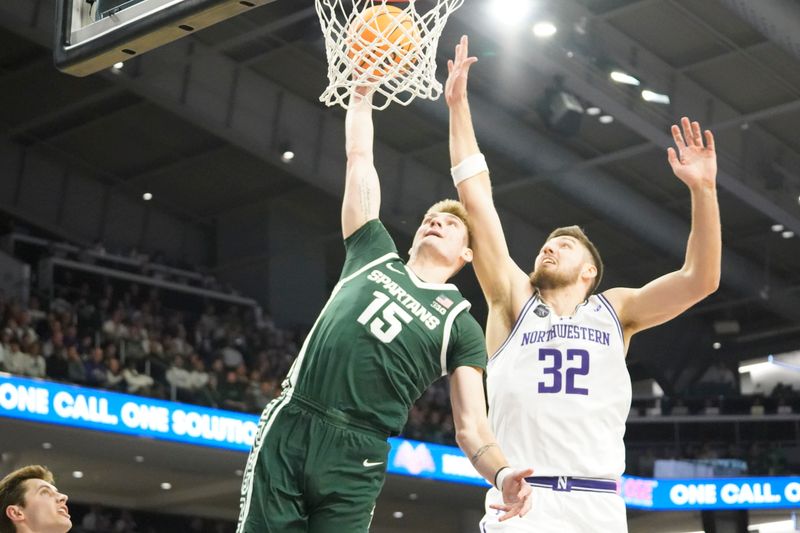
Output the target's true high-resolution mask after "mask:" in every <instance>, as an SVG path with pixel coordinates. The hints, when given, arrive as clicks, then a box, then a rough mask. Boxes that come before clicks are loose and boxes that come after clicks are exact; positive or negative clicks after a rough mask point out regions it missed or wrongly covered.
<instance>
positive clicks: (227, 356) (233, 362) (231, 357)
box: [222, 345, 244, 369]
mask: <svg viewBox="0 0 800 533" xmlns="http://www.w3.org/2000/svg"><path fill="white" fill-rule="evenodd" d="M222 361H223V362H224V363H225V368H228V369H232V368H236V367H238V366H239V365H241V364H242V363H244V356H243V355H242V352H240V351H239V350H237V349H236V348H234V347H233V346H231V345H228V346H225V347H224V348H223V349H222Z"/></svg>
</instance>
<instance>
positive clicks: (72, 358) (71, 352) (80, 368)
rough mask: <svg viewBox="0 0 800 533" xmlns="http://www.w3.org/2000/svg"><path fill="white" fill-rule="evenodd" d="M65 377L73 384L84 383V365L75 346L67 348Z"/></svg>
mask: <svg viewBox="0 0 800 533" xmlns="http://www.w3.org/2000/svg"><path fill="white" fill-rule="evenodd" d="M67 377H68V379H69V381H71V382H73V383H78V384H83V383H86V363H84V361H83V359H82V358H81V354H80V353H79V352H78V348H77V347H76V346H70V347H69V348H67Z"/></svg>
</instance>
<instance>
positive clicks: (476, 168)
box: [450, 152, 489, 187]
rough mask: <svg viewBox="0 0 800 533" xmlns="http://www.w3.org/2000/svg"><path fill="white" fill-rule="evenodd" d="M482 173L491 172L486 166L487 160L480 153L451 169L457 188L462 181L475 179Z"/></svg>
mask: <svg viewBox="0 0 800 533" xmlns="http://www.w3.org/2000/svg"><path fill="white" fill-rule="evenodd" d="M481 172H489V167H488V166H486V158H485V157H483V154H482V153H480V152H478V153H477V154H472V155H471V156H469V157H467V158H466V159H464V160H463V161H462V162H461V163H459V164H457V165H456V166H454V167H453V168H451V169H450V174H451V175H452V176H453V184H454V185H455V186H456V187H458V184H459V183H461V182H462V181H464V180H468V179H470V178H472V177H475V176H477V175H478V174H480V173H481Z"/></svg>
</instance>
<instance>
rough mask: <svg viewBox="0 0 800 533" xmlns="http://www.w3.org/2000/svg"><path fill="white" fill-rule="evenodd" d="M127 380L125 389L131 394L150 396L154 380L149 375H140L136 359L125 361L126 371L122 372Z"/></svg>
mask: <svg viewBox="0 0 800 533" xmlns="http://www.w3.org/2000/svg"><path fill="white" fill-rule="evenodd" d="M122 377H123V379H124V380H125V389H126V390H127V392H129V393H131V394H142V395H145V396H147V395H149V394H150V388H151V387H152V386H153V378H151V377H150V376H148V375H147V374H140V373H139V370H138V369H137V368H136V361H135V360H134V359H126V360H125V370H123V371H122Z"/></svg>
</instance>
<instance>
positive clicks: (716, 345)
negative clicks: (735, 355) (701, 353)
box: [711, 342, 722, 350]
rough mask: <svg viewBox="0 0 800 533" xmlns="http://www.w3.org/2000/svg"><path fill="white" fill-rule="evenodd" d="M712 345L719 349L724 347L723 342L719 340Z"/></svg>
mask: <svg viewBox="0 0 800 533" xmlns="http://www.w3.org/2000/svg"><path fill="white" fill-rule="evenodd" d="M711 347H712V348H714V349H715V350H719V349H720V348H722V344H720V343H719V342H715V343H714V344H712V345H711Z"/></svg>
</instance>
